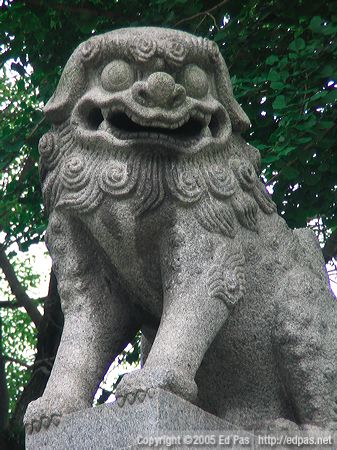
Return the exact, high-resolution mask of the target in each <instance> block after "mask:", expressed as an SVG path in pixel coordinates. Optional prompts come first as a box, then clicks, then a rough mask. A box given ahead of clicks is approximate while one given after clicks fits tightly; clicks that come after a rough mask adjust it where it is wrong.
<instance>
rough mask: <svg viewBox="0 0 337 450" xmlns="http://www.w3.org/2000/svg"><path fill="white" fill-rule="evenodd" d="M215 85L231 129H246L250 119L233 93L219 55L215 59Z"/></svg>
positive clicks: (224, 65)
mask: <svg viewBox="0 0 337 450" xmlns="http://www.w3.org/2000/svg"><path fill="white" fill-rule="evenodd" d="M217 66H218V67H217V70H216V75H215V78H216V80H215V81H216V86H217V90H218V95H219V99H220V101H221V103H222V104H223V106H224V107H225V108H226V110H227V112H228V115H229V117H230V119H231V123H232V129H233V131H235V132H242V131H246V130H247V129H248V128H249V127H250V120H249V118H248V116H247V114H246V113H245V112H244V110H243V109H242V108H241V106H240V105H239V103H238V102H237V101H236V100H235V98H234V95H233V89H232V84H231V81H230V78H229V73H228V69H227V66H226V63H225V60H224V59H223V57H222V56H221V55H219V59H218V61H217Z"/></svg>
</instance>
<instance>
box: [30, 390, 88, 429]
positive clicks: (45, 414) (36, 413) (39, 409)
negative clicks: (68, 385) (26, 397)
mask: <svg viewBox="0 0 337 450" xmlns="http://www.w3.org/2000/svg"><path fill="white" fill-rule="evenodd" d="M88 406H90V405H84V404H83V403H82V402H79V401H77V400H74V401H73V402H70V401H69V400H68V401H66V400H62V398H61V397H58V398H57V397H55V398H52V399H49V398H45V397H41V398H38V399H37V400H34V401H33V402H31V403H30V404H29V405H28V408H27V411H26V414H25V417H24V419H23V423H24V426H25V430H26V433H28V434H32V433H34V432H35V433H37V432H39V431H40V430H41V429H48V428H49V427H50V425H54V426H58V425H59V423H60V421H61V418H62V415H64V414H69V413H71V412H74V411H77V410H80V409H84V408H86V407H88Z"/></svg>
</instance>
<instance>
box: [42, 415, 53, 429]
mask: <svg viewBox="0 0 337 450" xmlns="http://www.w3.org/2000/svg"><path fill="white" fill-rule="evenodd" d="M50 424H51V417H42V427H43V428H45V429H48V428H49V425H50Z"/></svg>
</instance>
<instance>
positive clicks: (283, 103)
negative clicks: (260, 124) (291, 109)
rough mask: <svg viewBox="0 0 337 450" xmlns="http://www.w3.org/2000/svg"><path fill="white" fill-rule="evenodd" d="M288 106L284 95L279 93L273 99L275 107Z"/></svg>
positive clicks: (282, 107)
mask: <svg viewBox="0 0 337 450" xmlns="http://www.w3.org/2000/svg"><path fill="white" fill-rule="evenodd" d="M286 106H287V104H286V99H285V96H284V95H278V96H277V97H276V98H275V100H274V101H273V108H274V109H284V108H285V107H286Z"/></svg>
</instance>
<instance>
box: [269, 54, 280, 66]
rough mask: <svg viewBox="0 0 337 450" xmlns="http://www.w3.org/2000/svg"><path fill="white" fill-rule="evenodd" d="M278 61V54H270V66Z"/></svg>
mask: <svg viewBox="0 0 337 450" xmlns="http://www.w3.org/2000/svg"><path fill="white" fill-rule="evenodd" d="M277 61H278V56H276V55H270V56H268V58H267V59H266V64H267V65H268V66H272V65H273V64H274V63H275V62H277Z"/></svg>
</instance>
